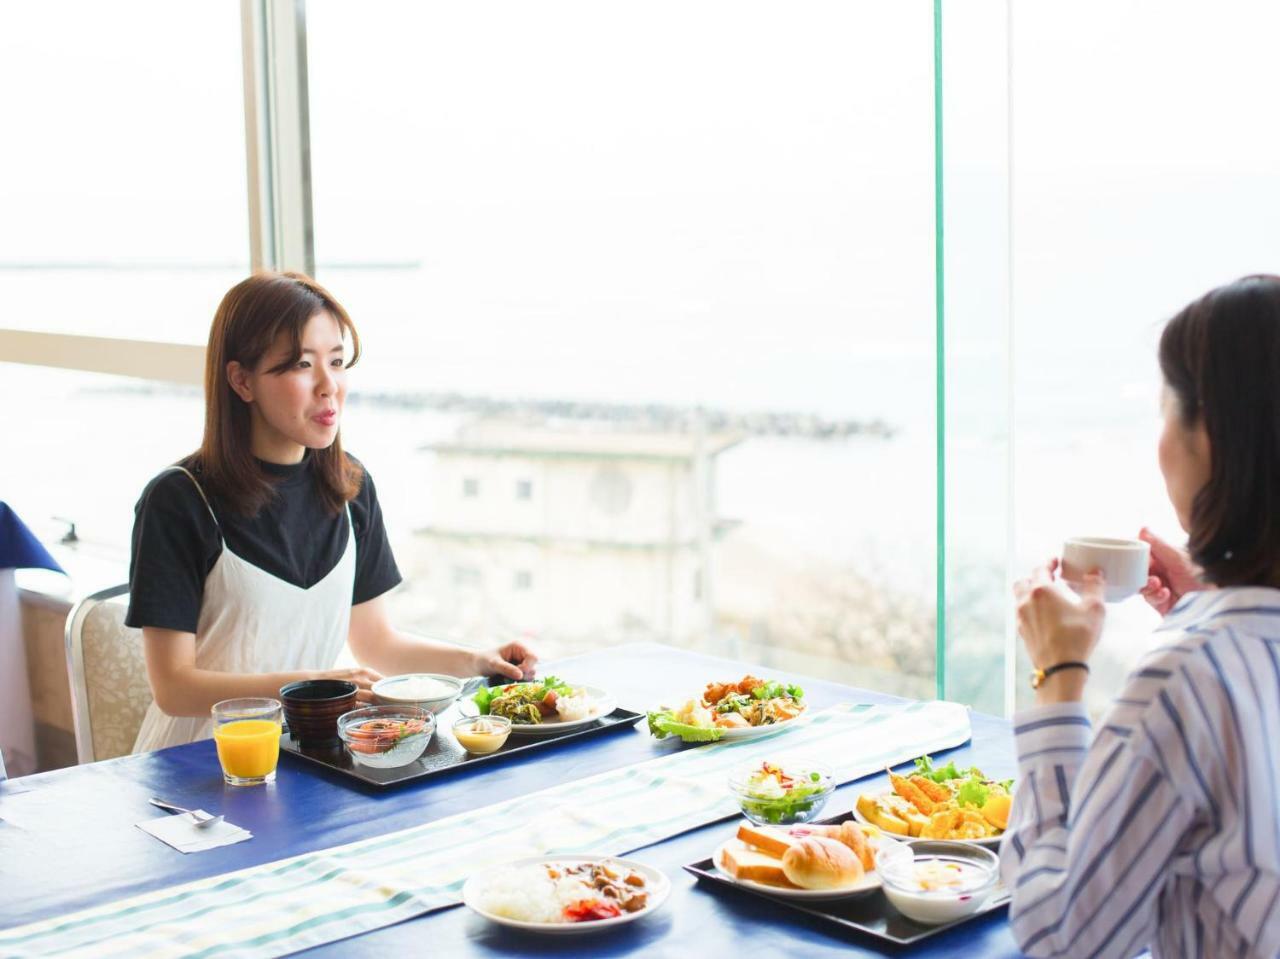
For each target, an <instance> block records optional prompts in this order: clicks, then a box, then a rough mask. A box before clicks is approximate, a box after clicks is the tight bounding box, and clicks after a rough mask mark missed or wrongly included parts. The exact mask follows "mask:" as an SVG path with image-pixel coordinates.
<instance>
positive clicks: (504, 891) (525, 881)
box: [477, 866, 595, 922]
mask: <svg viewBox="0 0 1280 959" xmlns="http://www.w3.org/2000/svg"><path fill="white" fill-rule="evenodd" d="M594 895H595V892H594V891H593V890H592V888H591V887H590V886H588V885H587V884H586V883H584V882H583V881H582V880H580V879H574V878H571V877H568V876H566V877H564V878H562V879H554V880H553V879H551V878H549V877H548V876H547V871H546V870H545V869H544V868H543V867H542V866H524V867H521V868H518V869H504V870H503V871H502V872H500V873H498V874H496V875H494V876H493V877H492V878H490V879H489V881H488V882H486V883H485V884H484V885H483V886H482V887H481V888H480V889H479V890H478V894H477V899H478V900H479V901H478V903H477V905H479V906H480V908H481V909H483V910H484V911H485V912H489V913H492V914H493V915H495V916H503V917H505V918H507V919H519V920H521V921H522V922H564V921H565V919H564V909H565V907H566V906H571V905H573V904H574V903H575V902H579V901H581V900H583V899H590V898H592V897H593V896H594Z"/></svg>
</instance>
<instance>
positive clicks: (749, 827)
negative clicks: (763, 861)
mask: <svg viewBox="0 0 1280 959" xmlns="http://www.w3.org/2000/svg"><path fill="white" fill-rule="evenodd" d="M738 838H739V839H740V840H742V841H743V842H745V843H747V844H748V845H750V846H755V847H756V848H757V849H759V850H760V851H761V852H763V853H766V854H768V855H770V856H773V857H774V858H775V859H781V858H782V854H783V853H785V852H786V851H787V850H788V849H790V848H791V847H792V846H794V845H795V842H796V840H795V838H794V837H793V836H789V835H787V834H786V833H785V832H782V831H781V830H778V829H769V828H768V827H767V826H757V825H755V824H754V823H749V822H744V823H743V824H742V825H740V826H739V827H738Z"/></svg>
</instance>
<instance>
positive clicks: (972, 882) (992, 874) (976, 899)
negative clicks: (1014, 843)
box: [877, 840, 1000, 926]
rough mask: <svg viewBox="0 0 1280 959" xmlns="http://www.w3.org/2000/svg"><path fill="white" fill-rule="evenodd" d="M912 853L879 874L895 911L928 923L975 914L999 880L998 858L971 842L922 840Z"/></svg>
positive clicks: (939, 922) (953, 920)
mask: <svg viewBox="0 0 1280 959" xmlns="http://www.w3.org/2000/svg"><path fill="white" fill-rule="evenodd" d="M911 852H912V854H913V855H912V856H910V857H905V856H904V857H903V858H902V859H899V860H895V861H894V862H892V863H886V864H885V865H884V866H883V867H882V868H880V869H879V870H877V871H878V872H879V873H880V881H881V884H882V886H883V888H884V894H885V895H886V896H888V897H889V902H891V903H892V904H893V907H894V908H895V909H897V910H898V912H900V913H902V914H903V915H904V916H906V917H907V918H908V919H912V920H914V921H916V922H919V923H922V924H924V925H929V926H937V925H942V924H943V923H947V922H955V921H956V920H957V919H963V918H964V917H965V916H970V915H972V914H973V913H975V912H977V911H978V910H979V909H980V908H982V904H983V903H984V902H986V901H987V899H988V898H989V897H990V895H991V893H992V891H993V890H994V889H995V887H996V884H997V883H998V881H999V878H1000V857H999V856H997V855H996V854H995V853H993V852H992V851H991V850H989V849H984V848H982V847H981V846H975V845H973V844H971V843H966V842H948V841H945V840H923V841H920V842H916V843H913V844H912V845H911Z"/></svg>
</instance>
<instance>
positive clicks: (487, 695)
mask: <svg viewBox="0 0 1280 959" xmlns="http://www.w3.org/2000/svg"><path fill="white" fill-rule="evenodd" d="M512 686H541V687H543V690H544V692H546V691H551V690H554V691H555V692H556V693H557V694H558V695H563V696H567V695H571V694H572V693H573V687H572V686H570V685H569V684H568V683H566V682H565V681H564V680H563V679H561V678H560V677H558V676H548V677H546V678H545V679H534V680H530V681H529V682H527V683H503V684H502V685H501V686H481V687H480V688H479V689H478V690H477V691H476V694H475V695H474V696H472V697H471V701H472V702H473V703H475V704H476V709H478V710H479V711H480V715H481V716H487V715H489V706H490V704H491V703H492V702H493V699H494V697H495V696H501V695H502V694H503V693H504V692H506V691H507V690H508V689H510V688H511V687H512Z"/></svg>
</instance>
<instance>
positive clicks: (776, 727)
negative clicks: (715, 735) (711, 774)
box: [712, 713, 804, 743]
mask: <svg viewBox="0 0 1280 959" xmlns="http://www.w3.org/2000/svg"><path fill="white" fill-rule="evenodd" d="M802 718H804V713H801V714H800V715H799V716H797V717H796V718H795V719H788V720H785V721H783V722H780V723H769V725H767V726H737V727H734V728H725V729H724V730H723V732H724V735H723V736H721V737H720V738H719V739H715V740H712V742H717V743H724V742H732V741H733V740H735V739H759V738H760V737H761V736H769V735H772V734H773V733H780V732H782V731H783V730H784V729H789V728H791V724H792V723H794V722H795V721H796V719H802Z"/></svg>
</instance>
